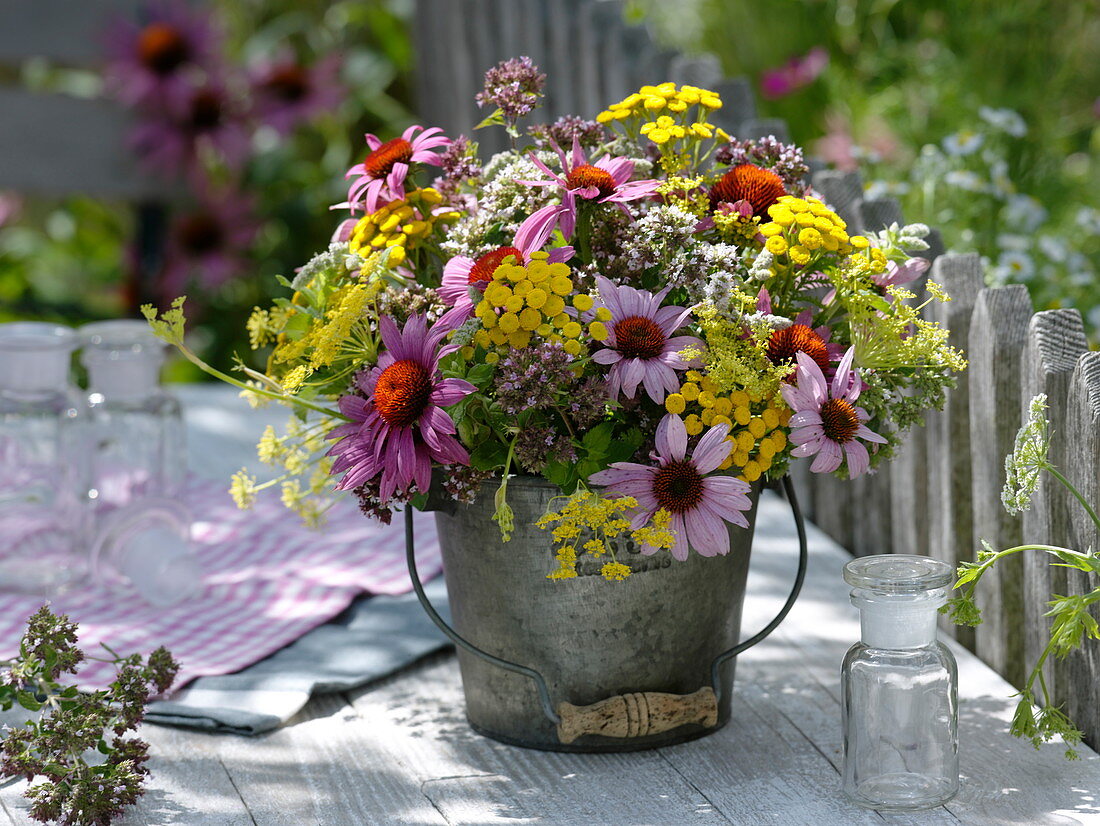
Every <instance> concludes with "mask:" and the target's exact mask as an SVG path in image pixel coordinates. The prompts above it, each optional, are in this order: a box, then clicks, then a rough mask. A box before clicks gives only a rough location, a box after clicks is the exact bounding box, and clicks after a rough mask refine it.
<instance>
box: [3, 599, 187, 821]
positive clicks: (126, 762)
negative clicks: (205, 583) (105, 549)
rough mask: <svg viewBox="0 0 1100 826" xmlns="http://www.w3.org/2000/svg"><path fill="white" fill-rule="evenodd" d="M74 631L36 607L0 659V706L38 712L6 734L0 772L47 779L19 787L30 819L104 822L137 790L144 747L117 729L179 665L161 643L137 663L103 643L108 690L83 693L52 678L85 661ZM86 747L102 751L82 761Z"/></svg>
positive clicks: (136, 716)
mask: <svg viewBox="0 0 1100 826" xmlns="http://www.w3.org/2000/svg"><path fill="white" fill-rule="evenodd" d="M76 630H77V626H76V624H75V623H72V622H70V621H69V618H68V617H67V616H65V615H60V616H59V615H55V614H53V613H52V612H51V611H50V609H49V606H47V605H44V606H42V608H40V609H39V610H38V611H37V612H36V613H35V614H34V615H32V616H31V617H30V619H29V620H28V622H27V631H26V633H25V634H24V636H23V639H22V641H21V642H20V644H19V656H18V657H15V658H13V659H11V660H7V661H4V662H0V666H2V667H3V668H4V669H5V670H4V671H3V672H0V710H3V711H7V710H9V709H11V708H12V707H13V706H15V705H16V704H18V705H19V706H21V707H22V708H24V709H26V710H27V711H29V712H32V713H33V714H35V715H36V717H35V718H34V719H29V720H27V722H26V723H24V724H23V725H22V726H19V727H16V728H9V729H6V731H5V732H4V738H3V740H2V741H0V759H2V763H0V777H20V776H22V777H26V778H27V779H28V780H33V779H34V778H35V777H43V778H45V779H44V780H43V781H42V782H39V783H37V784H35V785H33V786H31V787H29V788H28V789H27V791H26V793H25V794H26V796H27V797H28V798H29V799H30V801H31V803H32V805H31V810H30V814H31V817H33V818H34V819H35V820H39V821H42V822H51V821H60V822H62V823H65V824H70V826H103V824H106V823H109V822H110V821H111V820H112V819H113V818H114V817H115V816H117V815H119V814H121V813H122V811H123V809H124V808H125V807H126V806H130V805H132V804H134V803H135V802H136V801H137V799H138V798H139V797H140V796H141V795H142V794H143V793H144V789H143V788H142V786H143V784H144V782H145V777H146V776H147V775H148V774H149V770H148V769H147V768H146V767H145V762H146V760H148V749H149V746H148V744H147V743H144V742H142V741H141V740H138V739H136V738H132V737H127V736H125V735H126V734H127V732H130V731H132V730H133V729H134V728H136V727H137V725H138V723H139V722H141V719H142V717H143V716H144V714H145V705H146V704H147V703H148V702H149V699H150V697H151V696H152V695H153V694H154V693H163V692H165V691H167V690H168V688H169V687H170V686H171V685H172V681H173V680H174V679H175V677H176V673H177V672H178V671H179V664H178V663H177V662H176V661H175V660H174V659H173V658H172V656H171V654H169V653H168V651H167V650H166V649H164V648H158V649H157V650H156V651H154V652H153V653H152V654H150V655H149V657H148V659H145V660H143V659H142V658H141V657H140V656H138V655H137V654H133V655H130V656H128V657H122V656H119V655H118V654H116V653H115V652H114V651H111V650H110V649H109V648H106V646H104V648H106V650H107V653H108V654H109V655H110V657H109V659H107V660H106V661H107V662H111V663H114V664H115V666H116V667H117V668H118V677H117V678H116V679H115V681H114V682H113V683H111V686H110V688H108V689H107V690H106V691H93V692H89V693H84V694H82V693H80V692H79V691H77V689H76V687H75V686H71V685H68V686H67V685H63V684H62V683H61V682H59V680H60V678H61V675H62V674H65V673H69V672H72V671H74V670H75V669H76V667H77V666H78V665H79V664H80V663H81V662H83V661H84V660H85V655H84V652H82V651H81V650H80V649H79V648H77V647H76ZM93 750H95V751H97V752H98V753H99V755H101V757H98V758H96V759H95V760H94V761H90V760H89V759H88V758H87V757H86V754H87V753H89V752H91V751H93Z"/></svg>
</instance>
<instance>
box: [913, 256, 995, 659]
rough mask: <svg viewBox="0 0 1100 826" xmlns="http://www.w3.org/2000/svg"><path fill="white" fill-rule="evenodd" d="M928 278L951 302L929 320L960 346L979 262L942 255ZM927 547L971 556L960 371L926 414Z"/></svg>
mask: <svg viewBox="0 0 1100 826" xmlns="http://www.w3.org/2000/svg"><path fill="white" fill-rule="evenodd" d="M932 280H934V281H936V282H938V283H939V284H941V285H942V286H943V288H944V289H945V290H946V291H947V293H948V295H950V296H951V301H948V302H947V303H944V304H941V303H940V302H933V303H932V304H931V305H929V310H931V317H932V320H933V321H936V322H939V324H940V325H942V326H943V327H944V328H946V329H947V330H948V331H949V334H948V339H947V342H948V344H950V345H951V346H953V347H957V348H959V349H961V350H966V349H967V347H968V343H969V339H970V318H971V315H972V314H973V311H974V303H975V301H977V298H978V293H979V292H980V291H981V289H982V285H983V283H984V282H983V278H982V262H981V259H980V258H979V257H978V256H977V255H975V254H973V253H970V254H967V255H944V256H940V257H939V258H937V259H936V261H935V263H934V264H933V265H932ZM927 421H928V424H927V425H926V427H927V431H928V432H927V442H928V477H927V478H928V488H927V510H926V511H925V514H924V518H925V519H927V520H928V522H929V525H928V546H929V550H930V552H931V556H933V557H935V558H936V559H940V560H942V561H944V562H946V563H947V564H948V565H951V566H952V567H957V566H958V564H959V562H962V561H964V560H969V559H972V558H973V553H974V552H973V549H972V548H971V545H970V536H971V534H972V532H973V517H972V514H971V504H970V497H971V483H970V382H969V380H968V378H967V376H966V375H963V376H962V377H961V378H960V379H959V382H958V385H957V386H956V388H955V389H954V390H952V391H950V392H949V393H948V394H947V401H946V402H945V404H944V407H943V410H942V411H938V412H937V411H932V412H930V413H929V415H928V417H927ZM941 627H943V628H944V630H946V631H947V633H948V634H950V635H952V636H954V637H956V638H957V639H958V640H959V641H960V642H961V643H962V644H963V645H966V646H967V647H968V648H973V645H974V634H973V630H972V629H969V628H958V629H956V627H955V626H954V625H952V624H950V623H949V622H947V621H946V618H945V619H944V621H943V622H942V623H941Z"/></svg>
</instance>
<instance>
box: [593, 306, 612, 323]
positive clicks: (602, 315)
mask: <svg viewBox="0 0 1100 826" xmlns="http://www.w3.org/2000/svg"><path fill="white" fill-rule="evenodd" d="M610 320H611V310H609V309H607V307H598V308H597V309H596V321H610Z"/></svg>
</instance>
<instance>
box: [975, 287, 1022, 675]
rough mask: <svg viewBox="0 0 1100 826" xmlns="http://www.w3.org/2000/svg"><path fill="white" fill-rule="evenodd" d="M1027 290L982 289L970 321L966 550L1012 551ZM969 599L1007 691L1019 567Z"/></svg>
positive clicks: (1016, 666)
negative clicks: (1008, 487) (969, 526)
mask: <svg viewBox="0 0 1100 826" xmlns="http://www.w3.org/2000/svg"><path fill="white" fill-rule="evenodd" d="M1031 310H1032V308H1031V298H1030V297H1029V296H1028V292H1027V287H1025V286H1023V285H1022V284H1013V285H1011V286H1008V287H996V288H993V289H986V290H982V291H981V293H979V294H978V300H977V302H976V303H975V305H974V317H973V319H972V320H971V323H970V371H969V373H970V456H971V460H972V464H971V467H972V472H973V476H972V479H971V484H972V487H973V493H972V497H973V512H974V530H973V534H972V549H973V552H975V553H976V552H977V549H978V548H980V547H981V543H982V541H983V540H984V541H986V542H988V543H989V544H990V545H992V546H993V548H994V549H1001V548H1008V547H1011V546H1013V545H1018V544H1019V543H1020V540H1021V535H1020V518H1019V517H1018V516H1011V515H1009V514H1008V513H1007V512H1006V511H1005V509H1004V507H1003V506H1002V505H1001V490H1002V488H1003V487H1004V480H1005V475H1004V461H1005V456H1006V455H1007V454H1008V453H1009V452H1010V451H1011V450H1012V445H1013V442H1014V440H1015V437H1016V431H1017V430H1019V429H1020V397H1021V396H1022V395H1023V393H1022V390H1021V387H1020V357H1021V355H1022V354H1023V350H1024V344H1025V343H1026V342H1027V330H1028V324H1029V323H1030V321H1031ZM976 599H977V602H978V607H979V608H981V609H982V624H981V625H979V626H978V627H977V628H976V629H975V641H976V643H977V647H976V649H975V650H976V652H977V654H978V656H979V657H981V658H982V659H983V660H985V661H986V662H987V663H989V665H991V666H992V667H993V669H994V670H995V671H996V672H997V673H998V674H1000V675H1001V676H1003V677H1004V678H1005V679H1006V680H1008V681H1009V682H1010V683H1012V684H1013V685H1015V686H1019V685H1020V684H1021V683H1022V681H1023V677H1024V673H1025V670H1024V629H1023V608H1024V606H1023V599H1024V564H1023V559H1022V558H1021V557H1020V556H1019V555H1016V556H1013V557H1010V558H1008V559H1006V560H1004V561H1003V562H1002V563H1001V564H1000V565H997V566H995V567H994V568H993V569H992V570H990V571H989V573H988V574H986V575H985V576H984V577H983V578H982V582H981V585H980V586H978V590H977V594H976Z"/></svg>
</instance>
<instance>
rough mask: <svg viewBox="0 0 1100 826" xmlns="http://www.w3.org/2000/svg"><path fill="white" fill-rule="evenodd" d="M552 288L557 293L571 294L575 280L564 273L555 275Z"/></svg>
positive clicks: (551, 283)
mask: <svg viewBox="0 0 1100 826" xmlns="http://www.w3.org/2000/svg"><path fill="white" fill-rule="evenodd" d="M550 289H551V290H553V291H554V293H556V294H557V295H569V293H571V292H573V281H572V280H571V279H570V278H568V277H566V276H564V275H557V276H554V278H553V279H551V281H550Z"/></svg>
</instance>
